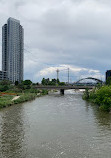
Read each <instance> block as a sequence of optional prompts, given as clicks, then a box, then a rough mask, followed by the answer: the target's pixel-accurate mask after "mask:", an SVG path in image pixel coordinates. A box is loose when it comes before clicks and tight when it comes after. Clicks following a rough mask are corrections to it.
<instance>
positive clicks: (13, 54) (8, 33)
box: [2, 18, 24, 82]
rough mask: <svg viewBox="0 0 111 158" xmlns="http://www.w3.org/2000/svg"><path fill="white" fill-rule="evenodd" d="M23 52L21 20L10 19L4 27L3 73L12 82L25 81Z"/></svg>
mask: <svg viewBox="0 0 111 158" xmlns="http://www.w3.org/2000/svg"><path fill="white" fill-rule="evenodd" d="M23 50H24V30H23V27H22V26H21V25H20V21H19V20H16V19H13V18H9V19H8V20H7V24H5V25H4V26H3V27H2V71H6V72H7V77H8V78H7V79H8V80H10V81H12V82H15V81H19V82H20V81H21V80H23V58H24V55H23Z"/></svg>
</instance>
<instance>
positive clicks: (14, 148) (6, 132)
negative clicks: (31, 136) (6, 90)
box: [0, 105, 24, 158]
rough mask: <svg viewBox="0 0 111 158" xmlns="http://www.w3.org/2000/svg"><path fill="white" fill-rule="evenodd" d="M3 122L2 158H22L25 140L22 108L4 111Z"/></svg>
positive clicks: (16, 107)
mask: <svg viewBox="0 0 111 158" xmlns="http://www.w3.org/2000/svg"><path fill="white" fill-rule="evenodd" d="M1 120H2V122H1V133H0V146H1V148H0V153H1V158H8V157H11V158H20V157H21V155H23V153H22V152H23V151H22V145H23V139H24V130H23V120H22V106H19V105H18V106H15V107H14V108H12V107H10V108H8V109H4V110H3V113H2V115H1Z"/></svg>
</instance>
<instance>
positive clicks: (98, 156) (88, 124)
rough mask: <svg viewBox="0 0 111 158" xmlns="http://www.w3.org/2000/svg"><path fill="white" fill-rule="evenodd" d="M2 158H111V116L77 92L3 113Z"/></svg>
mask: <svg viewBox="0 0 111 158" xmlns="http://www.w3.org/2000/svg"><path fill="white" fill-rule="evenodd" d="M0 158H111V114H108V113H103V112H100V111H99V110H98V107H97V106H95V105H93V104H91V103H88V102H86V101H84V100H82V94H81V93H79V92H74V90H69V91H65V95H64V96H61V95H59V93H54V94H49V95H47V96H43V97H40V98H37V99H35V100H34V101H31V102H27V103H23V104H18V105H14V106H11V107H8V108H5V109H2V110H0Z"/></svg>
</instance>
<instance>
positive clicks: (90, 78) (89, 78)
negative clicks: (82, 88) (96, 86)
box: [76, 77, 103, 83]
mask: <svg viewBox="0 0 111 158" xmlns="http://www.w3.org/2000/svg"><path fill="white" fill-rule="evenodd" d="M86 79H87V80H94V81H96V82H97V83H103V81H102V80H100V79H97V78H93V77H86V78H82V79H80V80H78V81H77V82H76V83H79V82H80V81H82V80H86Z"/></svg>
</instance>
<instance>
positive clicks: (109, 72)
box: [106, 70, 111, 81]
mask: <svg viewBox="0 0 111 158" xmlns="http://www.w3.org/2000/svg"><path fill="white" fill-rule="evenodd" d="M108 77H111V70H107V71H106V81H107V79H108Z"/></svg>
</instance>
